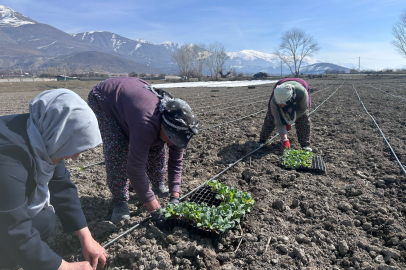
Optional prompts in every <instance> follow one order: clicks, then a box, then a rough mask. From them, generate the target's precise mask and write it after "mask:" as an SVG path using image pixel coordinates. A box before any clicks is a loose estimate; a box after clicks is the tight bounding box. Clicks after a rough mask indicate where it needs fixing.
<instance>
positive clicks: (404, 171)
mask: <svg viewBox="0 0 406 270" xmlns="http://www.w3.org/2000/svg"><path fill="white" fill-rule="evenodd" d="M351 85H352V88H354V90H355V93H356V94H357V97H358V100H359V101H360V102H361V105H362V107H364V110H365V112H366V113H367V114H368V115H369V117H371V119H372V121H374V123H375V126H376V127H377V128H378V130H379V132H380V133H381V135H382V137H383V139H384V140H385V142H386V144H387V145H388V147H389V149H390V150H391V152H392V154H393V156H394V157H395V159H396V161H397V162H398V164H399V166H400V168H401V169H402V170H403V173H404V174H405V175H406V170H405V168H404V167H403V165H402V163H401V162H400V161H399V159H398V157H397V155H396V154H395V152H394V151H393V149H392V146H391V145H390V143H389V142H388V140H387V139H386V137H385V134H383V132H382V130H381V128H380V127H379V125H378V123H376V121H375V119H374V118H373V117H372V115H371V114H370V113H369V112H368V110H367V108H366V107H365V105H364V102H362V100H361V98H360V96H359V95H358V91H357V89H355V87H354V85H353V84H351Z"/></svg>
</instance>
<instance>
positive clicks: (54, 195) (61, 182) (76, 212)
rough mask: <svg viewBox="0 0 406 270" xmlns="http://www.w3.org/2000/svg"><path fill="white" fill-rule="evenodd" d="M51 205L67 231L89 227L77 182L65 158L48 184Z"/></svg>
mask: <svg viewBox="0 0 406 270" xmlns="http://www.w3.org/2000/svg"><path fill="white" fill-rule="evenodd" d="M48 187H49V192H50V194H51V205H52V206H53V207H54V208H55V213H56V214H57V215H58V217H59V219H60V220H61V223H62V226H63V230H64V231H65V232H73V231H77V230H80V229H83V228H84V227H87V223H86V218H85V215H84V214H83V211H82V206H81V204H80V201H79V197H78V192H77V189H76V186H75V184H73V183H72V181H71V180H70V173H69V172H68V170H67V169H66V167H65V163H64V162H63V160H62V161H61V162H59V164H58V165H57V166H56V168H55V172H54V176H53V177H52V179H51V181H49V184H48Z"/></svg>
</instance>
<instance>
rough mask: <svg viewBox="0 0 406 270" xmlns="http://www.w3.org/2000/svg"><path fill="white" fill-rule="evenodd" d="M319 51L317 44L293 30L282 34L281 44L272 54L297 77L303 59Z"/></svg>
mask: <svg viewBox="0 0 406 270" xmlns="http://www.w3.org/2000/svg"><path fill="white" fill-rule="evenodd" d="M319 50H320V47H319V44H318V43H317V42H316V41H315V40H314V39H313V37H311V36H310V35H308V34H307V33H306V32H305V31H303V30H301V29H298V28H293V29H292V30H289V31H286V32H284V33H283V34H282V37H281V43H280V45H279V47H278V48H277V49H275V52H274V54H275V55H276V56H278V58H279V59H281V60H282V62H283V63H284V64H286V65H287V66H288V67H289V69H290V72H291V73H292V75H294V76H295V77H298V76H299V73H300V66H301V65H302V62H303V59H304V58H306V57H311V56H313V54H315V53H316V52H318V51H319Z"/></svg>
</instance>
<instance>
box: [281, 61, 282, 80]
mask: <svg viewBox="0 0 406 270" xmlns="http://www.w3.org/2000/svg"><path fill="white" fill-rule="evenodd" d="M281 77H282V59H281Z"/></svg>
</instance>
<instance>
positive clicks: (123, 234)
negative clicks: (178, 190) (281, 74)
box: [103, 83, 344, 248]
mask: <svg viewBox="0 0 406 270" xmlns="http://www.w3.org/2000/svg"><path fill="white" fill-rule="evenodd" d="M343 84H344V83H343ZM343 84H341V86H342V85H343ZM341 86H340V87H341ZM340 87H338V88H337V90H338V89H339V88H340ZM337 90H335V91H334V93H335V92H337ZM334 93H333V94H334ZM333 94H331V95H330V96H329V97H328V98H327V99H329V98H330V97H331V96H332V95H333ZM327 99H326V100H324V101H323V102H322V103H321V104H323V103H324V102H325V101H327ZM321 104H320V105H319V106H317V107H316V109H315V110H313V111H312V112H311V113H310V114H312V113H313V112H315V111H316V110H317V108H318V107H320V106H321ZM310 114H309V115H310ZM278 136H279V133H277V134H276V135H274V136H273V137H272V138H270V139H268V141H266V142H265V143H263V144H261V145H260V146H259V147H258V148H257V149H255V150H253V151H251V152H250V153H248V154H246V155H245V156H243V157H242V158H240V159H238V160H237V161H235V162H234V163H231V164H229V165H228V167H227V168H225V169H224V170H222V171H221V172H219V173H218V174H216V175H215V176H213V177H212V178H210V179H209V180H207V181H205V182H204V183H203V184H201V185H199V186H197V187H196V188H194V189H193V190H192V191H189V192H188V193H187V194H185V195H184V196H182V197H181V198H179V201H183V200H184V199H185V198H186V197H187V196H189V195H190V194H192V193H194V192H196V191H197V190H198V189H199V188H201V187H202V186H204V185H206V183H207V182H209V181H211V180H215V179H217V178H218V177H219V176H221V175H222V174H224V173H225V172H226V171H228V170H229V169H231V168H232V167H234V166H235V165H236V164H237V163H238V162H240V161H242V160H243V159H245V158H247V157H249V156H250V155H252V154H254V153H255V152H257V151H258V150H260V149H261V148H263V147H264V146H265V145H268V144H269V143H271V141H273V140H274V139H275V138H276V137H278ZM150 219H151V217H147V218H145V219H144V220H142V221H141V222H140V223H138V224H136V225H134V226H133V227H131V228H129V229H128V230H126V231H125V232H123V233H122V234H120V235H118V236H117V237H115V238H114V239H112V240H110V241H109V242H107V243H106V244H104V245H103V248H107V247H109V246H110V245H111V244H113V243H114V242H115V241H117V240H118V239H120V238H122V237H123V236H125V235H127V234H129V233H130V232H132V231H133V230H135V229H136V228H138V227H139V226H141V225H142V224H144V223H145V222H147V221H148V220H150Z"/></svg>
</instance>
